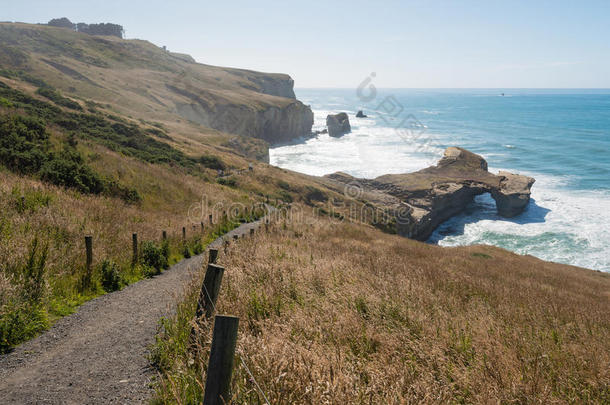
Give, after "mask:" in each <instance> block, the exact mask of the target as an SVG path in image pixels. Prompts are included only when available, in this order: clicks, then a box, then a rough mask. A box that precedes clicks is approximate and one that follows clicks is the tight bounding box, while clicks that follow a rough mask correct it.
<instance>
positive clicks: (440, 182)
mask: <svg viewBox="0 0 610 405" xmlns="http://www.w3.org/2000/svg"><path fill="white" fill-rule="evenodd" d="M326 177H327V178H329V179H331V180H333V181H334V182H335V184H337V185H338V186H339V187H341V186H343V187H345V186H346V185H351V187H353V185H354V184H358V186H359V187H361V192H362V198H363V199H366V200H369V202H371V203H373V204H374V205H376V206H378V207H382V208H384V209H388V210H389V211H390V212H393V213H394V216H395V219H396V231H397V232H398V234H400V235H403V236H406V237H409V238H413V239H417V240H426V239H428V238H429V237H430V235H431V234H432V232H433V231H434V229H436V227H437V226H438V225H439V224H441V223H442V222H444V221H446V220H448V219H449V218H451V217H452V216H454V215H456V214H458V213H460V212H461V211H463V210H464V208H466V206H467V205H468V204H469V203H470V202H471V201H472V200H473V198H474V197H475V196H477V195H479V194H483V193H486V192H489V193H490V194H491V196H492V197H493V198H494V199H495V201H496V207H497V209H498V214H499V215H501V216H504V217H514V216H515V215H519V214H520V213H522V212H523V211H524V210H525V208H526V206H527V204H528V203H529V199H530V189H531V187H532V185H533V184H534V181H535V180H534V179H533V178H531V177H527V176H522V175H518V174H512V173H507V172H500V173H499V174H497V175H494V174H492V173H489V172H488V171H487V162H486V161H485V159H483V158H482V157H481V156H479V155H477V154H474V153H472V152H469V151H467V150H465V149H461V148H456V147H450V148H447V150H446V151H445V154H444V156H443V158H442V159H441V160H440V161H439V162H438V164H437V165H436V166H431V167H428V168H426V169H423V170H420V171H418V172H415V173H407V174H387V175H383V176H380V177H377V178H375V179H372V180H369V179H356V178H354V177H351V176H349V175H347V174H345V173H334V174H330V175H328V176H326Z"/></svg>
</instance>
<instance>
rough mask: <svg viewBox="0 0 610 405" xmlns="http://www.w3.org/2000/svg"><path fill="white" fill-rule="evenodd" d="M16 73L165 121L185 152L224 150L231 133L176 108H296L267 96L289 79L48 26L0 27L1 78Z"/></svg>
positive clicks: (129, 112)
mask: <svg viewBox="0 0 610 405" xmlns="http://www.w3.org/2000/svg"><path fill="white" fill-rule="evenodd" d="M11 73H18V74H20V75H21V76H22V77H30V78H35V80H36V82H37V83H35V84H37V85H40V80H42V81H44V82H45V83H47V84H49V85H51V86H53V87H55V88H57V89H59V90H60V91H62V92H64V93H65V94H67V95H69V96H70V97H74V98H76V99H79V100H83V101H86V100H90V101H93V102H96V103H98V104H100V105H101V106H103V107H104V108H107V109H109V110H111V111H115V112H118V113H121V114H122V115H125V116H131V117H133V118H135V119H141V120H147V121H154V122H160V123H162V124H163V125H164V126H165V127H166V128H168V130H169V131H170V132H171V134H172V139H173V140H175V141H176V142H178V143H180V144H181V145H180V146H181V147H182V148H184V149H187V150H188V149H190V147H194V148H196V147H197V143H198V142H201V141H203V142H205V143H208V144H209V143H214V144H219V145H220V144H223V143H226V142H227V134H224V135H223V134H219V133H218V131H215V130H213V129H210V128H209V127H204V126H201V125H198V124H197V123H196V122H194V121H189V119H186V118H183V117H182V116H180V114H179V111H178V106H197V107H198V108H199V107H204V108H205V109H208V110H215V109H219V110H222V109H223V108H226V107H227V106H238V107H239V108H241V109H242V110H244V111H246V110H249V111H264V110H266V109H268V108H270V107H273V106H277V107H287V106H289V105H291V104H294V103H298V102H297V101H296V100H294V99H290V98H285V97H277V96H274V95H271V94H269V93H272V91H271V90H276V89H275V87H277V86H275V85H276V84H278V83H279V84H282V85H283V84H285V85H287V86H288V85H289V87H290V92H292V80H291V79H290V78H289V77H288V76H287V75H283V74H273V73H259V72H254V71H249V70H243V69H231V68H223V67H216V66H210V65H203V64H198V63H193V62H191V61H189V60H188V59H185V58H184V57H183V56H179V55H178V56H177V55H174V54H172V53H171V52H167V51H164V50H163V49H162V48H159V47H157V46H155V45H153V44H151V43H150V42H147V41H143V40H122V39H119V38H116V37H101V36H92V35H87V34H83V33H77V32H74V31H71V30H68V29H65V28H57V27H49V26H45V25H31V24H19V23H13V24H11V23H0V74H4V75H5V76H6V75H10V74H11ZM292 95H293V96H294V93H292ZM219 135H220V136H219ZM233 137H235V135H233Z"/></svg>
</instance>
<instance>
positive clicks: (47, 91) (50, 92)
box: [36, 86, 83, 111]
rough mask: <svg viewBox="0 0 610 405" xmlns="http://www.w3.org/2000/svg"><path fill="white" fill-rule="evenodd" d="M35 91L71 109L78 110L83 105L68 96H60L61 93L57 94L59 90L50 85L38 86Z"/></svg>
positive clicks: (80, 109)
mask: <svg viewBox="0 0 610 405" xmlns="http://www.w3.org/2000/svg"><path fill="white" fill-rule="evenodd" d="M36 93H38V94H40V95H41V96H43V97H46V98H48V99H49V100H51V101H53V102H54V103H55V104H57V105H61V106H64V107H67V108H70V109H72V110H78V111H82V109H83V107H81V106H80V104H78V103H77V102H76V101H74V100H70V99H69V98H66V97H64V96H62V95H61V94H59V92H58V91H57V90H55V89H54V88H52V87H49V86H45V87H40V88H39V89H38V90H36Z"/></svg>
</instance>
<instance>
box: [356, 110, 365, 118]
mask: <svg viewBox="0 0 610 405" xmlns="http://www.w3.org/2000/svg"><path fill="white" fill-rule="evenodd" d="M366 117H367V115H366V114H365V113H363V112H362V110H358V112H357V113H356V118H366Z"/></svg>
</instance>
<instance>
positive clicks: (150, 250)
mask: <svg viewBox="0 0 610 405" xmlns="http://www.w3.org/2000/svg"><path fill="white" fill-rule="evenodd" d="M140 262H141V263H142V264H143V265H144V266H147V267H149V268H151V269H154V270H155V273H154V274H161V270H163V269H165V268H167V258H166V257H165V256H164V255H163V251H162V249H160V248H158V247H157V246H156V245H155V243H154V242H151V241H146V242H144V243H142V251H141V254H140Z"/></svg>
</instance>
